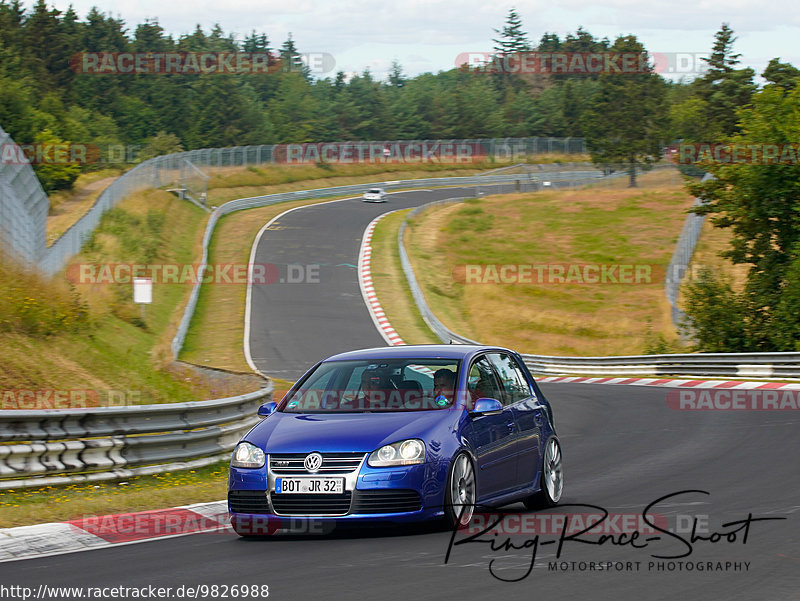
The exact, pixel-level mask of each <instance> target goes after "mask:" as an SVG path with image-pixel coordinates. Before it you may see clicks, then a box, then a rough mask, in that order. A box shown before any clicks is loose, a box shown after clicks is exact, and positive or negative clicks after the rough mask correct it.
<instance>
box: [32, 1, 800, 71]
mask: <svg viewBox="0 0 800 601" xmlns="http://www.w3.org/2000/svg"><path fill="white" fill-rule="evenodd" d="M23 4H24V5H25V6H27V7H29V8H30V7H31V6H32V5H33V1H32V0H28V1H27V2H24V3H23ZM49 4H51V5H53V6H55V7H56V8H58V9H60V10H65V9H66V8H67V7H68V6H69V5H70V4H72V6H73V7H74V9H75V11H76V12H77V13H78V15H79V16H80V17H81V18H82V19H83V18H84V17H85V16H86V14H87V13H88V11H89V10H90V8H91V7H92V6H97V7H98V8H99V9H100V10H101V11H102V12H104V13H107V14H111V15H112V16H115V17H121V18H122V19H124V20H125V22H126V23H127V24H128V26H129V27H130V28H131V29H133V28H134V27H135V25H136V24H138V23H141V22H143V21H144V20H145V19H148V18H149V19H153V18H157V19H158V21H159V23H160V25H161V26H162V27H163V28H164V29H165V30H166V31H167V32H168V33H170V34H173V35H174V36H176V37H177V36H179V35H181V34H184V33H190V32H192V31H193V30H194V28H195V26H196V25H197V24H199V25H200V26H201V27H203V29H205V30H206V31H208V30H209V29H210V28H211V27H212V26H213V25H214V24H215V23H219V24H220V25H221V26H222V28H223V30H224V31H225V32H226V33H233V34H236V35H235V37H236V38H237V39H242V38H243V37H245V36H246V35H247V34H249V33H250V32H251V31H252V30H256V31H257V32H259V33H262V32H263V33H266V34H267V36H268V37H269V40H270V44H271V46H272V47H278V46H280V45H281V44H282V43H283V42H284V40H286V39H287V37H288V35H289V33H290V32H291V35H292V37H293V39H294V40H295V42H296V44H297V47H298V49H299V50H300V51H301V52H303V53H309V55H310V60H311V62H312V64H314V65H321V64H325V65H326V67H324V68H317V69H316V71H318V72H317V73H315V76H318V77H325V76H331V77H333V76H334V75H335V72H336V71H344V72H345V73H356V72H362V71H363V70H364V69H365V68H368V69H369V70H370V72H371V73H372V74H373V75H374V76H376V77H377V78H379V79H383V78H385V76H386V74H387V72H388V70H389V68H390V66H391V63H392V61H393V60H396V61H398V62H399V63H400V64H401V66H402V67H403V71H404V73H406V74H407V75H410V76H414V75H418V74H420V73H423V72H434V73H435V72H437V71H440V70H447V69H451V68H453V67H454V66H457V65H456V63H457V60H456V59H457V57H458V56H459V55H462V56H463V54H464V53H479V52H489V51H491V50H492V46H493V43H492V38H493V37H497V34H496V33H495V32H494V31H493V30H494V29H500V28H501V27H502V26H503V24H504V22H505V19H506V17H507V15H508V11H509V9H510V8H511V7H512V6H513V7H515V8H516V10H517V13H518V14H519V15H520V17H521V19H522V24H523V28H524V30H525V31H526V32H528V35H529V38H530V39H531V40H532V41H538V39H539V38H540V37H541V35H542V34H543V33H545V32H551V33H556V34H558V35H559V36H560V37H562V38H563V37H564V35H565V34H567V33H569V32H574V31H575V30H576V29H577V28H578V27H579V26H581V25H582V26H583V27H584V29H586V30H587V31H589V32H590V33H592V34H593V35H594V36H595V37H597V38H603V37H608V38H609V39H611V40H612V41H613V39H614V38H615V37H616V36H618V35H627V34H634V35H636V36H637V37H638V38H639V40H640V41H641V42H643V43H644V45H645V47H646V48H647V50H648V51H649V52H651V53H656V54H658V55H659V56H661V57H662V59H661V60H662V62H661V63H659V64H661V65H663V67H661V68H660V69H661V72H662V73H663V74H664V75H665V76H668V77H670V78H673V79H677V78H679V77H687V78H690V79H691V78H692V77H694V76H695V75H696V74H697V72H698V68H697V67H696V66H695V65H702V63H701V62H700V61H699V60H698V58H699V56H701V55H705V56H707V55H708V52H709V51H710V49H711V46H712V44H713V42H714V34H715V32H716V31H717V30H718V29H719V28H720V26H721V24H722V23H723V22H727V23H729V24H730V26H731V27H732V28H733V30H734V31H735V32H736V35H737V37H738V40H737V42H736V44H735V46H734V48H735V51H736V52H739V53H741V55H742V56H741V59H740V60H741V63H742V65H746V66H750V67H752V68H753V69H755V70H756V73H761V72H762V71H763V70H764V68H765V67H766V65H767V63H768V62H769V60H770V59H771V58H773V57H780V58H781V60H782V61H783V62H790V63H792V64H794V65H795V66H800V43H798V42H799V41H800V10H799V9H798V8H797V5H796V2H795V1H789V0H774V1H772V2H766V3H763V2H754V1H753V0H693V1H691V2H689V1H687V0H670V1H666V0H650V1H649V2H642V1H639V2H635V1H633V0H605V1H604V2H602V3H600V2H591V1H586V0H562V1H561V2H559V3H555V2H545V1H543V0H528V1H526V2H517V3H513V2H509V3H507V4H506V3H498V2H486V1H485V0H461V1H460V2H453V1H448V0H394V1H392V0H337V1H324V0H292V1H291V2H286V1H285V0H281V1H275V0H225V1H224V2H214V1H211V0H169V2H164V1H163V0H159V1H157V0H63V1H62V0H56V1H54V2H53V1H52V0H50V2H49ZM323 54H324V55H328V57H327V58H326V59H325V60H324V61H323V60H322V59H321V56H322V55H323ZM331 57H332V59H333V61H331V60H330V58H331ZM329 67H332V68H331V70H330V72H326V71H325V70H326V69H328V68H329Z"/></svg>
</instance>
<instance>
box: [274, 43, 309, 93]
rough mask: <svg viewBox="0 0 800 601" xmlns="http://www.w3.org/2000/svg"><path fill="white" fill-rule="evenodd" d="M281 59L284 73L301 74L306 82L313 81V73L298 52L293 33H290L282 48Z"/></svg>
mask: <svg viewBox="0 0 800 601" xmlns="http://www.w3.org/2000/svg"><path fill="white" fill-rule="evenodd" d="M280 57H281V70H282V71H283V72H284V73H300V75H302V76H303V77H304V78H305V79H306V80H309V81H310V80H311V72H310V70H309V68H308V67H306V65H305V64H304V63H303V56H302V55H301V54H300V52H299V51H298V50H297V46H296V45H295V43H294V40H293V39H292V33H291V32H289V37H288V38H287V40H286V41H285V42H284V43H283V45H282V46H281V50H280Z"/></svg>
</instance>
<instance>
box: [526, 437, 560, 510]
mask: <svg viewBox="0 0 800 601" xmlns="http://www.w3.org/2000/svg"><path fill="white" fill-rule="evenodd" d="M540 480H541V483H542V486H541V489H540V490H539V492H537V493H535V494H533V495H531V496H530V497H527V498H526V499H523V501H522V502H523V503H525V507H527V508H528V509H544V508H546V507H553V506H554V505H557V504H558V502H559V501H560V500H561V495H562V493H563V492H564V466H563V463H562V460H561V444H560V443H559V442H558V440H557V439H556V438H551V439H550V440H548V441H547V445H546V446H545V451H544V455H543V457H542V471H541V476H540Z"/></svg>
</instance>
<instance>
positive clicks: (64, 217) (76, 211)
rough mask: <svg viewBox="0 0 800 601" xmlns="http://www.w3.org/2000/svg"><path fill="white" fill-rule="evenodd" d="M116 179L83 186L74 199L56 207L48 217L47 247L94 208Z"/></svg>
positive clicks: (108, 178) (106, 179)
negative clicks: (100, 195) (97, 200)
mask: <svg viewBox="0 0 800 601" xmlns="http://www.w3.org/2000/svg"><path fill="white" fill-rule="evenodd" d="M115 179H117V178H116V177H106V178H103V179H99V180H97V181H95V182H92V183H90V184H86V185H85V186H83V187H82V188H81V189H80V190H79V191H78V192H76V193H75V194H74V195H73V196H72V198H70V199H69V200H66V201H64V202H62V203H61V204H59V205H58V206H57V207H55V208H54V209H53V211H52V213H51V214H50V215H48V216H47V245H48V246H50V245H51V244H53V242H55V241H56V240H57V239H58V238H59V236H61V235H62V234H63V233H64V232H65V231H67V230H68V229H69V228H70V226H71V225H72V224H74V223H75V222H76V221H78V220H79V219H80V218H81V217H83V216H84V215H85V214H86V212H87V211H88V210H89V209H90V208H91V207H92V205H93V204H94V201H95V199H96V198H97V197H98V195H99V194H100V193H101V192H102V191H103V190H105V189H106V188H107V187H108V186H110V185H111V184H112V183H113V182H114V180H115Z"/></svg>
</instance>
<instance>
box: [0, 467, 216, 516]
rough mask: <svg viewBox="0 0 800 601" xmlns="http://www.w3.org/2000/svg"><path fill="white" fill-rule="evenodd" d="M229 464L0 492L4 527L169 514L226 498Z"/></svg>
mask: <svg viewBox="0 0 800 601" xmlns="http://www.w3.org/2000/svg"><path fill="white" fill-rule="evenodd" d="M227 470H228V463H227V462H220V463H216V464H213V465H209V466H206V467H203V468H197V469H194V470H187V471H182V472H167V473H164V474H155V475H152V476H137V477H134V478H128V479H127V480H122V481H119V482H98V483H92V484H70V485H68V486H59V487H53V486H45V487H42V488H30V489H19V490H5V491H0V527H3V528H11V527H14V526H27V525H30V524H40V523H46V522H62V521H67V520H72V519H78V518H81V517H86V516H94V515H107V514H112V513H127V512H132V511H141V510H142V509H143V508H156V507H157V508H166V507H174V506H177V505H189V504H191V503H202V502H207V501H219V500H222V499H224V498H225V497H226V491H227Z"/></svg>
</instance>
